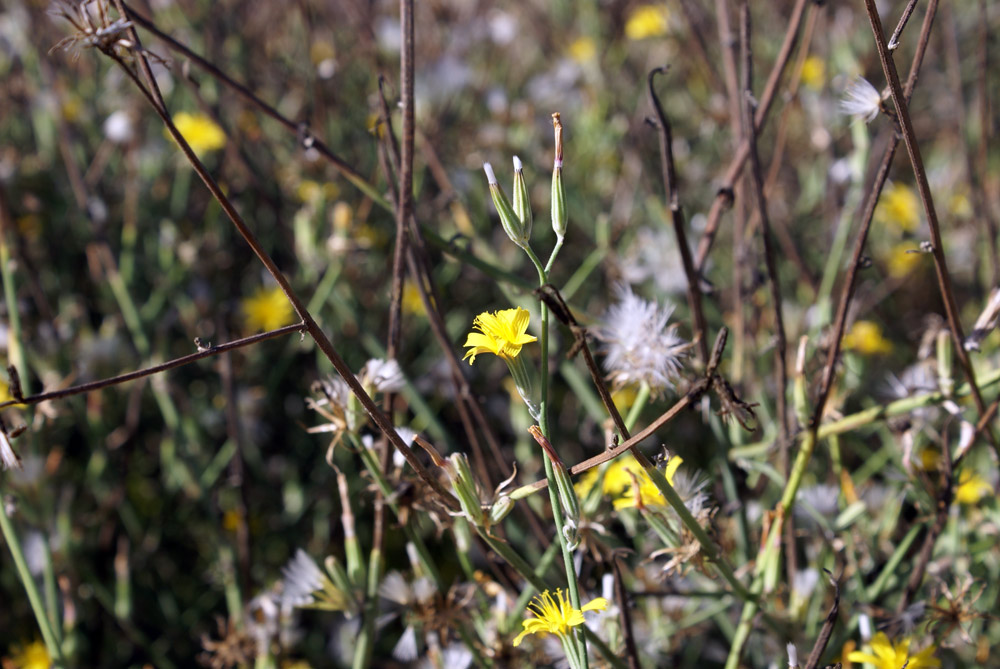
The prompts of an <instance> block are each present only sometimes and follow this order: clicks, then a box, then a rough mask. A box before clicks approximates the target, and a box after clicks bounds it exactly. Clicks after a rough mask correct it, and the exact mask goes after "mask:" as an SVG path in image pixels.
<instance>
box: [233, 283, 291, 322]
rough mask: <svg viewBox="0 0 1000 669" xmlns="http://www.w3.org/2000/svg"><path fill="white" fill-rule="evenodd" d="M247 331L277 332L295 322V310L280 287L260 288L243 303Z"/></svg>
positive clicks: (245, 298) (244, 299)
mask: <svg viewBox="0 0 1000 669" xmlns="http://www.w3.org/2000/svg"><path fill="white" fill-rule="evenodd" d="M242 308H243V319H244V322H245V323H246V326H247V329H248V330H252V331H254V332H262V331H265V330H275V329H277V328H280V327H283V326H285V325H291V324H292V323H294V322H295V309H293V308H292V304H291V303H290V302H289V301H288V298H287V297H285V293H284V292H282V290H281V288H280V287H279V286H275V287H273V288H259V289H258V290H257V292H256V293H254V294H253V296H251V297H244V298H243V302H242Z"/></svg>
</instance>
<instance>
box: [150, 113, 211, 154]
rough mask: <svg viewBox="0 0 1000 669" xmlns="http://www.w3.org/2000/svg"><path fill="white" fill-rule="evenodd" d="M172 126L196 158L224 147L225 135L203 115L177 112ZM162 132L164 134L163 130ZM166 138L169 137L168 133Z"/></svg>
mask: <svg viewBox="0 0 1000 669" xmlns="http://www.w3.org/2000/svg"><path fill="white" fill-rule="evenodd" d="M174 125H175V126H177V131H178V132H180V133H181V136H183V137H184V141H186V142H187V143H188V144H189V145H190V146H191V150H192V151H194V152H195V154H196V155H198V156H201V155H202V154H203V153H206V152H208V151H216V150H218V149H221V148H222V147H224V146H225V145H226V133H225V132H224V131H223V130H222V128H221V127H220V126H219V124H218V123H216V122H215V121H213V120H212V119H211V118H209V117H208V116H206V115H204V114H189V113H187V112H178V113H177V114H176V115H175V116H174ZM164 132H165V133H166V131H165V130H164ZM167 137H170V135H169V133H167Z"/></svg>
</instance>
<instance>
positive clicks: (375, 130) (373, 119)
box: [365, 113, 386, 139]
mask: <svg viewBox="0 0 1000 669" xmlns="http://www.w3.org/2000/svg"><path fill="white" fill-rule="evenodd" d="M365 127H366V128H368V132H370V133H371V134H373V135H375V137H377V138H378V139H383V138H384V137H385V130H386V128H385V123H383V122H382V115H381V114H375V113H372V114H369V115H368V120H367V121H366V122H365Z"/></svg>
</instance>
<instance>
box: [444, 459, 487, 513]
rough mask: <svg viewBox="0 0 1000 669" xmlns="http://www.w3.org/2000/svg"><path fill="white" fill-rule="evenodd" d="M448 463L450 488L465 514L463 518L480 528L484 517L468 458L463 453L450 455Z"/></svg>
mask: <svg viewBox="0 0 1000 669" xmlns="http://www.w3.org/2000/svg"><path fill="white" fill-rule="evenodd" d="M448 463H449V464H448V466H447V471H448V475H449V477H450V478H451V487H452V488H453V489H454V491H455V494H456V495H457V496H458V503H459V505H460V506H461V507H462V511H464V512H465V517H466V518H468V519H469V522H471V523H472V524H473V525H476V526H477V527H479V526H482V524H483V521H484V517H483V509H482V505H481V504H480V501H479V488H478V487H477V486H476V479H475V478H473V476H472V468H471V467H469V458H467V457H466V456H465V454H464V453H452V454H451V455H449V456H448Z"/></svg>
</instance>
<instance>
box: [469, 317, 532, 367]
mask: <svg viewBox="0 0 1000 669" xmlns="http://www.w3.org/2000/svg"><path fill="white" fill-rule="evenodd" d="M472 327H473V328H475V329H476V330H479V332H470V333H469V337H468V338H467V339H466V340H465V346H467V347H469V350H468V351H466V353H465V357H464V358H462V359H463V360H465V359H468V360H469V364H470V365H471V364H472V363H474V362H475V361H476V356H477V355H479V354H480V353H493V354H494V355H498V356H500V357H501V358H504V359H507V360H512V359H514V358H516V357H517V356H518V354H519V353H520V352H521V347H522V346H524V345H525V344H530V343H531V342H533V341H537V338H536V337H532V336H531V335H529V334H527V329H528V312H527V311H525V310H524V309H521V308H520V307H515V308H514V309H503V310H501V311H497V312H494V313H492V314H491V313H490V312H488V311H484V312H483V313H481V314H479V315H478V316H476V320H474V321H473V323H472Z"/></svg>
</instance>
